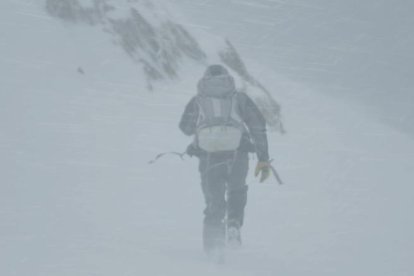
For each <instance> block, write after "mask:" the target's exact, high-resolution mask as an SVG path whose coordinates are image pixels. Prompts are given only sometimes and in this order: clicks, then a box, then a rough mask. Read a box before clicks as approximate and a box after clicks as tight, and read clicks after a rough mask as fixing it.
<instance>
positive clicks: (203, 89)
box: [179, 65, 269, 161]
mask: <svg viewBox="0 0 414 276" xmlns="http://www.w3.org/2000/svg"><path fill="white" fill-rule="evenodd" d="M197 88H198V93H197V95H196V96H194V97H193V98H192V99H191V100H190V102H189V103H188V104H187V106H186V107H185V110H184V113H183V115H182V117H181V120H180V124H179V127H180V129H181V130H182V132H183V133H184V134H186V135H188V136H191V135H194V134H195V133H196V130H197V122H198V118H199V114H200V110H199V109H200V107H199V105H198V103H197V97H213V98H224V97H232V96H233V95H234V94H236V95H235V98H236V102H237V103H236V104H237V108H238V110H239V113H240V114H239V115H240V117H241V119H242V120H243V122H244V124H245V125H246V127H247V130H248V131H247V132H246V133H245V134H244V135H243V138H242V142H241V144H240V147H239V150H241V151H254V152H256V154H257V158H258V159H259V161H268V160H269V154H268V142H267V135H266V121H265V119H264V117H263V115H262V113H261V112H260V110H259V109H258V108H257V106H256V105H255V103H254V102H253V101H252V100H251V99H250V98H249V97H248V96H247V95H246V94H245V93H241V92H237V90H236V87H235V84H234V79H233V77H232V76H230V74H229V73H228V71H227V70H226V69H225V68H224V67H223V66H221V65H211V66H209V67H208V68H207V70H206V72H205V74H204V76H203V77H202V78H201V80H200V81H199V82H198V86H197ZM252 149H253V150H252ZM199 150H200V151H201V149H199Z"/></svg>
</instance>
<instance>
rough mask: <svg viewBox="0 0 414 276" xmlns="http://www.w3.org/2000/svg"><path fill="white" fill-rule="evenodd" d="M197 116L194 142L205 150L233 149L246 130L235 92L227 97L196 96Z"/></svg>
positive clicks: (237, 146) (237, 145) (236, 146)
mask: <svg viewBox="0 0 414 276" xmlns="http://www.w3.org/2000/svg"><path fill="white" fill-rule="evenodd" d="M196 99H197V104H198V106H199V111H200V112H199V117H198V121H197V127H196V135H195V139H196V141H195V142H196V144H197V145H198V146H199V147H200V148H201V149H202V150H205V151H207V152H221V151H235V150H237V148H239V146H240V142H241V139H242V136H243V133H244V132H246V128H245V126H244V123H243V120H242V118H241V116H240V113H239V109H238V104H237V93H233V95H230V96H228V97H208V96H200V95H199V96H197V98H196Z"/></svg>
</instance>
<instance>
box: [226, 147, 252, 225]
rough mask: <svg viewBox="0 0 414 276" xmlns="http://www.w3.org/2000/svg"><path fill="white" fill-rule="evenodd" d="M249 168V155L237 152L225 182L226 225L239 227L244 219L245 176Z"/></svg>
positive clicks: (245, 200) (245, 199)
mask: <svg viewBox="0 0 414 276" xmlns="http://www.w3.org/2000/svg"><path fill="white" fill-rule="evenodd" d="M248 169H249V157H248V154H247V153H246V152H238V153H237V154H236V156H235V158H234V162H233V164H232V166H231V167H230V169H229V175H228V183H227V225H228V227H233V226H234V227H237V228H240V227H241V226H242V225H243V221H244V209H245V206H246V203H247V190H248V186H247V185H246V177H247V172H248Z"/></svg>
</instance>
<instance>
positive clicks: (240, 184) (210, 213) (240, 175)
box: [199, 151, 249, 245]
mask: <svg viewBox="0 0 414 276" xmlns="http://www.w3.org/2000/svg"><path fill="white" fill-rule="evenodd" d="M199 158H200V164H199V170H200V174H201V187H202V190H203V194H204V199H205V203H206V208H205V210H204V215H205V216H204V238H205V242H206V239H207V240H208V239H209V237H210V238H213V237H214V239H216V242H222V241H221V240H223V242H224V232H225V225H224V219H225V218H226V216H227V225H228V226H231V225H234V226H236V227H240V226H242V225H243V218H244V208H245V206H246V202H247V185H246V176H247V172H248V169H249V158H248V153H247V152H241V151H237V152H235V153H234V152H223V153H210V154H205V155H202V156H200V157H199ZM207 242H208V241H207ZM205 245H206V244H205Z"/></svg>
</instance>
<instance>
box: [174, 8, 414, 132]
mask: <svg viewBox="0 0 414 276" xmlns="http://www.w3.org/2000/svg"><path fill="white" fill-rule="evenodd" d="M172 1H173V2H175V3H177V4H180V6H181V7H182V10H183V12H184V13H185V14H186V15H187V16H189V17H191V18H193V22H192V23H193V24H192V25H193V27H194V28H203V29H206V28H207V29H208V30H210V31H211V32H214V33H216V34H220V35H223V36H227V37H229V38H230V39H231V40H232V41H233V43H234V44H235V45H236V46H237V48H238V50H239V51H240V52H241V53H242V55H243V56H244V54H245V53H254V55H251V57H250V58H251V59H252V60H254V61H255V62H258V63H261V64H265V65H267V66H270V67H272V69H273V70H274V71H275V72H276V73H279V74H283V75H285V76H289V78H291V79H293V80H295V81H296V82H301V83H305V84H306V86H307V87H312V89H314V90H315V91H318V92H323V93H325V94H326V95H330V96H334V97H337V98H341V99H342V100H349V101H352V102H353V103H352V104H353V105H355V103H358V102H362V103H363V104H364V106H363V108H364V109H370V113H371V115H372V116H373V117H375V118H376V119H377V120H380V121H383V122H387V123H388V124H390V125H391V126H393V127H394V128H396V129H399V130H400V131H401V130H402V131H405V132H407V133H409V134H411V137H413V134H414V127H413V126H414V125H413V123H412V121H413V120H414V108H413V102H414V98H413V93H412V91H413V89H414V86H413V82H412V77H411V75H412V72H413V70H414V66H413V64H414V50H413V49H414V28H413V26H414V17H413V16H412V10H413V8H414V2H413V1H407V0H394V1H382V0H364V1H359V0H347V1H343V0H289V1H283V0H238V1H235V0H222V1H214V0H172ZM223 6H225V7H226V8H223ZM213 16H214V18H212V17H213ZM246 58H247V56H246Z"/></svg>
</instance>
